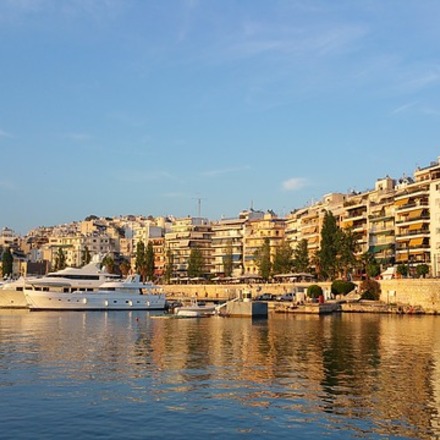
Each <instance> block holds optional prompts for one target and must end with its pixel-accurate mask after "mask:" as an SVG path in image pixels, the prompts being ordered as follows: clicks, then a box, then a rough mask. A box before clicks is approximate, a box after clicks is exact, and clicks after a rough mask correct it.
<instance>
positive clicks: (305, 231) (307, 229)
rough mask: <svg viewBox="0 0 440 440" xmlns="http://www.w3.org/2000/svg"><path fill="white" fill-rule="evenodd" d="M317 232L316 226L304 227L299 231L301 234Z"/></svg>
mask: <svg viewBox="0 0 440 440" xmlns="http://www.w3.org/2000/svg"><path fill="white" fill-rule="evenodd" d="M317 231H318V226H317V225H315V226H308V227H306V228H304V229H301V232H302V233H303V234H313V233H314V232H317Z"/></svg>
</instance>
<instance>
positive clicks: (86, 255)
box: [81, 246, 92, 266]
mask: <svg viewBox="0 0 440 440" xmlns="http://www.w3.org/2000/svg"><path fill="white" fill-rule="evenodd" d="M91 259H92V256H91V255H90V251H89V248H88V247H87V246H85V247H84V250H83V251H82V252H81V266H85V265H86V264H89V263H90V260H91Z"/></svg>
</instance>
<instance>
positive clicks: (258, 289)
mask: <svg viewBox="0 0 440 440" xmlns="http://www.w3.org/2000/svg"><path fill="white" fill-rule="evenodd" d="M318 284H319V285H320V286H321V287H322V288H323V289H324V290H325V291H326V292H330V285H331V283H318ZM309 285H310V283H276V284H275V283H273V284H272V283H268V284H171V285H164V286H161V287H162V288H163V290H164V291H165V293H166V295H167V296H168V297H171V298H176V299H177V298H200V299H204V298H205V299H232V298H235V297H236V296H238V295H240V294H241V293H243V292H244V291H250V292H251V293H252V298H255V297H257V296H258V295H261V294H263V293H271V294H273V295H282V294H284V293H288V292H292V291H295V289H297V290H303V289H307V286H309Z"/></svg>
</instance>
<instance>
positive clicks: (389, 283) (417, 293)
mask: <svg viewBox="0 0 440 440" xmlns="http://www.w3.org/2000/svg"><path fill="white" fill-rule="evenodd" d="M380 286H381V295H380V300H381V301H383V302H384V303H387V304H408V305H410V306H414V307H422V308H423V310H424V311H425V312H427V313H440V280H439V279H401V280H382V281H380Z"/></svg>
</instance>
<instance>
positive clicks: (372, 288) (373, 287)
mask: <svg viewBox="0 0 440 440" xmlns="http://www.w3.org/2000/svg"><path fill="white" fill-rule="evenodd" d="M359 290H360V291H361V295H362V296H361V298H362V299H371V300H374V301H377V300H378V299H379V298H380V284H379V283H378V282H377V281H376V280H372V279H367V280H363V281H362V282H361V284H360V286H359Z"/></svg>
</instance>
